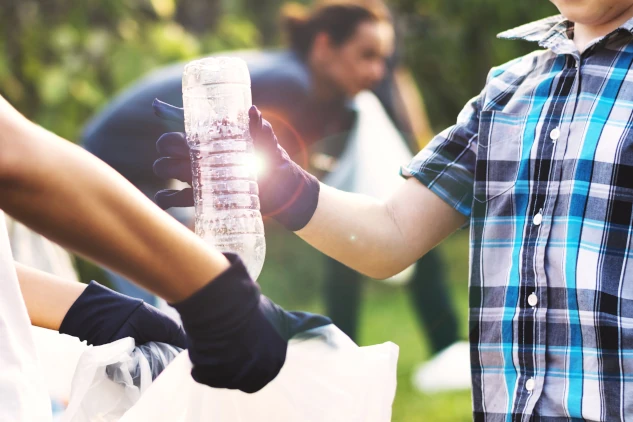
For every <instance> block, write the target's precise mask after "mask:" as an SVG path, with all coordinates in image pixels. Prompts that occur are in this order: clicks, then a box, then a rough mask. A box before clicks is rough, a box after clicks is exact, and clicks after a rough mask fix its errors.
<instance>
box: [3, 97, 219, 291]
mask: <svg viewBox="0 0 633 422" xmlns="http://www.w3.org/2000/svg"><path fill="white" fill-rule="evenodd" d="M0 116H1V117H0V151H1V152H2V153H1V154H0V208H1V209H3V210H4V211H6V212H7V213H9V214H10V215H13V216H14V217H15V218H16V219H18V220H20V221H22V222H23V223H25V224H27V225H29V226H30V227H31V228H33V229H35V230H36V231H38V232H40V233H42V234H44V235H46V236H47V237H49V238H50V239H51V240H54V241H56V242H57V243H59V244H61V245H63V246H65V247H67V248H69V249H72V250H74V251H76V252H78V253H80V254H82V255H84V256H86V257H88V258H91V259H93V260H95V261H97V262H99V263H101V264H103V265H105V266H108V267H109V268H111V269H113V270H115V271H117V272H119V273H121V274H123V275H125V276H127V277H129V278H131V279H132V280H134V281H136V282H138V283H139V284H141V285H142V286H144V287H146V288H147V289H149V290H151V291H153V292H155V293H157V294H159V295H160V296H162V297H164V298H165V299H167V300H168V301H177V300H181V299H184V298H185V297H187V296H189V295H190V294H191V293H193V292H194V291H196V290H197V289H199V288H200V287H202V286H203V285H204V284H206V283H207V282H209V281H210V280H211V279H213V278H215V277H216V276H217V275H218V274H219V273H220V272H221V271H223V270H224V269H225V268H227V267H228V261H226V259H225V258H224V256H222V254H220V253H219V252H217V251H214V250H212V249H211V248H209V247H208V246H207V245H206V244H205V243H204V242H203V241H202V240H200V239H198V238H197V237H196V236H195V235H194V234H193V233H191V232H190V231H189V230H187V229H186V228H185V227H183V226H181V225H180V224H178V223H177V222H176V221H175V220H174V219H172V218H171V217H169V216H168V215H167V214H166V213H164V212H163V211H161V210H160V209H159V208H158V207H156V206H155V205H154V204H153V203H152V202H151V201H150V200H148V199H147V198H146V197H145V196H144V195H143V194H141V193H140V192H139V191H138V190H137V189H135V188H134V187H133V186H132V185H131V184H130V183H128V182H127V181H126V180H125V179H124V178H123V177H122V176H120V175H119V174H118V173H116V172H115V171H114V170H112V169H111V168H110V167H108V166H107V165H106V164H104V163H103V162H101V161H100V160H98V159H97V158H95V157H93V156H92V155H91V154H89V153H87V152H85V151H84V150H82V149H81V148H79V147H77V146H75V145H72V144H71V143H69V142H67V141H65V140H63V139H61V138H59V137H57V136H55V135H54V134H52V133H50V132H48V131H46V130H44V129H42V128H39V127H37V126H36V125H33V124H32V123H31V122H29V121H28V120H26V119H24V118H23V117H22V116H20V115H19V114H18V113H17V112H15V110H13V108H12V107H11V106H10V105H9V104H8V103H6V102H5V101H4V100H3V99H2V98H1V97H0Z"/></svg>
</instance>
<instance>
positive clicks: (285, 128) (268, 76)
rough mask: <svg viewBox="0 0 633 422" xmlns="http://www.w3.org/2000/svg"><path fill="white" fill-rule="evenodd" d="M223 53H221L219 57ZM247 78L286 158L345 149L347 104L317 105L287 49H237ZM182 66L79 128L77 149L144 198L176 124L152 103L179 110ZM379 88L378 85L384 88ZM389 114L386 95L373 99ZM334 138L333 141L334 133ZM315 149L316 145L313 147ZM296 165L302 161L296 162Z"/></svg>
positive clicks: (146, 81) (350, 118) (158, 184)
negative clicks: (160, 148)
mask: <svg viewBox="0 0 633 422" xmlns="http://www.w3.org/2000/svg"><path fill="white" fill-rule="evenodd" d="M225 55H226V54H225ZM229 55H232V56H239V57H241V58H243V59H244V60H245V61H246V63H247V65H248V68H249V71H250V74H251V90H252V95H253V104H255V105H257V106H258V107H259V108H260V109H262V110H263V112H264V117H265V118H266V119H267V120H269V121H270V122H271V123H272V125H273V127H274V128H275V132H276V133H277V135H278V138H279V140H280V143H281V144H282V146H283V147H284V148H285V149H286V150H287V151H288V153H289V154H290V155H291V156H293V157H296V159H297V161H298V162H299V163H300V164H301V165H305V164H307V163H306V160H305V158H303V159H302V158H301V156H303V157H305V156H306V155H305V154H301V152H302V151H304V150H307V149H310V150H313V149H314V148H315V147H316V148H317V149H318V150H320V151H321V152H324V153H327V154H329V155H332V156H337V155H338V154H340V152H342V151H343V149H344V147H345V141H346V136H345V133H346V132H347V131H349V129H350V128H351V127H352V124H353V122H354V115H353V112H351V111H350V110H349V109H348V108H347V107H346V99H345V98H339V99H336V100H333V101H330V102H327V103H325V102H320V101H318V100H317V99H316V96H315V95H314V94H313V87H312V78H311V75H310V71H309V69H308V67H307V65H306V63H305V62H304V61H303V60H302V59H301V57H300V56H299V55H297V54H295V53H294V52H292V51H288V50H280V51H264V52H258V51H242V52H235V53H229ZM183 68H184V63H179V64H175V65H171V66H168V67H165V68H162V69H159V70H157V71H154V72H152V73H150V74H149V75H147V76H146V77H144V78H142V79H141V80H140V81H138V82H136V83H135V84H134V85H132V86H131V87H129V88H128V89H126V90H125V91H124V92H123V93H121V94H120V95H119V96H118V97H116V98H115V99H114V100H113V101H112V102H111V103H110V104H109V105H108V106H106V108H105V109H104V110H102V111H101V112H100V113H99V114H98V115H97V116H96V117H94V118H93V119H92V121H90V122H89V123H88V125H87V126H86V129H85V131H84V133H83V136H82V143H83V145H84V147H85V148H86V149H87V150H88V151H90V152H92V153H93V154H95V155H96V156H97V157H99V158H101V159H102V160H104V161H105V162H106V163H108V164H109V165H110V166H112V167H113V168H114V169H115V170H117V171H118V172H119V173H121V174H123V176H125V177H126V178H127V179H128V180H130V181H131V182H132V183H134V184H135V185H137V186H143V187H144V190H145V192H146V193H147V194H152V193H153V192H151V191H156V190H158V189H161V188H163V187H164V185H165V182H164V181H162V180H159V179H158V178H157V177H155V176H154V174H153V172H152V164H153V163H154V161H155V160H156V159H157V158H158V155H157V152H156V148H155V143H156V140H157V139H158V138H159V137H160V135H162V134H163V133H165V132H170V131H182V130H183V127H182V126H181V125H177V124H174V123H171V122H166V121H163V120H161V119H159V118H158V117H156V116H155V115H154V113H153V111H152V107H151V104H152V101H153V99H154V98H158V99H160V100H162V101H165V102H168V103H170V104H174V105H177V106H179V107H181V106H182V81H181V79H182V70H183ZM383 85H384V84H383ZM380 97H381V101H382V102H383V105H385V107H386V109H387V110H388V112H389V111H391V109H392V107H391V106H390V96H389V95H386V96H385V95H380ZM337 135H340V136H337ZM317 144H318V145H317ZM302 161H303V162H302Z"/></svg>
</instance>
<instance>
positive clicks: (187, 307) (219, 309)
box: [172, 253, 287, 393]
mask: <svg viewBox="0 0 633 422" xmlns="http://www.w3.org/2000/svg"><path fill="white" fill-rule="evenodd" d="M224 255H225V256H226V257H227V259H228V260H229V261H230V262H231V266H230V267H229V268H228V269H227V270H226V271H224V272H223V273H222V274H220V275H219V276H218V277H216V278H215V279H214V280H213V281H212V282H210V283H208V284H207V285H206V286H204V287H203V288H202V289H200V290H199V291H197V292H196V293H194V294H193V295H192V296H190V297H189V298H187V299H185V300H183V301H182V302H179V303H175V304H173V305H172V306H173V307H174V308H176V310H177V311H178V312H179V313H180V316H181V317H182V322H183V326H184V328H185V331H186V332H187V338H188V342H189V357H190V359H191V362H192V363H193V365H194V366H193V369H192V371H191V375H192V376H193V379H194V380H196V381H197V382H199V383H202V384H205V385H208V386H211V387H218V388H230V389H239V390H242V391H244V392H247V393H253V392H256V391H258V390H260V389H262V388H263V387H264V386H266V385H267V384H268V383H269V382H270V381H272V380H273V379H274V378H275V377H276V376H277V374H279V371H281V368H282V367H283V365H284V362H285V359H286V347H287V343H286V341H284V340H283V339H282V338H281V337H280V336H279V334H278V333H277V331H275V329H274V327H273V326H272V325H271V323H270V322H269V321H268V320H267V319H266V317H265V315H264V314H263V313H262V311H261V310H260V308H259V302H260V295H261V293H260V291H259V287H258V286H257V284H256V283H255V282H254V281H253V280H252V279H251V278H250V276H249V275H248V272H247V271H246V267H245V266H244V264H243V263H242V261H241V260H240V258H239V257H238V256H237V255H235V254H229V253H225V254H224Z"/></svg>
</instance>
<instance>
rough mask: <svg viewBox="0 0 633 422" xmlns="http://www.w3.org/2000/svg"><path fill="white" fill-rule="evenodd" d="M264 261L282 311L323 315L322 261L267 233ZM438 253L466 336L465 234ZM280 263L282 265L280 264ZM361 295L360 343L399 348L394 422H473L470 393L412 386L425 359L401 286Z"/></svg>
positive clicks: (268, 288) (377, 286)
mask: <svg viewBox="0 0 633 422" xmlns="http://www.w3.org/2000/svg"><path fill="white" fill-rule="evenodd" d="M266 237H267V239H266V240H267V243H268V250H269V251H268V257H267V262H266V268H265V270H264V273H262V276H261V277H260V283H261V284H262V288H263V290H264V293H266V294H267V295H269V296H270V297H272V298H273V299H274V300H275V301H276V302H278V303H279V304H280V305H282V306H284V307H286V308H287V309H293V308H294V309H298V308H300V309H304V310H311V311H316V312H322V309H323V308H322V305H321V302H320V294H319V293H320V289H321V282H322V271H321V266H320V260H321V259H322V257H321V256H320V255H319V254H318V253H315V252H314V251H312V250H311V248H310V247H309V246H307V245H305V244H304V243H303V242H302V241H301V240H299V239H297V238H296V237H288V236H283V235H279V233H277V232H276V229H275V228H272V230H268V231H267V236H266ZM440 249H441V251H442V256H443V259H444V262H445V264H446V265H447V269H448V282H449V283H450V288H451V292H452V294H453V299H454V303H455V308H456V309H457V310H458V312H459V317H460V322H461V337H462V338H463V339H466V338H467V331H468V327H467V315H468V290H467V276H468V233H467V232H466V231H461V232H459V233H457V234H455V235H454V236H452V237H451V238H450V239H448V240H447V241H446V242H444V243H443V244H442V245H441V246H440ZM282 263H283V264H282ZM367 283H368V285H367V290H366V291H365V295H364V302H363V307H362V310H361V312H362V315H361V326H360V338H359V344H360V345H361V346H363V345H370V344H378V343H383V342H386V341H392V342H394V343H396V344H397V345H398V346H400V357H399V360H398V389H397V393H396V399H395V402H394V406H393V418H392V421H394V422H426V421H428V422H460V421H470V420H472V415H471V398H470V391H462V392H451V393H438V394H432V395H425V394H421V393H419V392H417V391H416V390H414V389H413V387H412V385H411V381H410V379H411V374H412V373H413V372H414V370H415V367H416V366H417V365H418V364H419V363H421V362H422V361H424V360H426V359H428V358H429V351H428V348H427V344H426V338H425V335H424V334H423V333H422V332H421V331H420V329H419V328H418V326H417V324H416V322H415V318H414V316H413V309H412V308H411V306H410V304H409V300H408V297H407V291H406V289H405V288H404V287H394V286H389V285H385V284H382V283H380V282H376V281H371V280H369V281H368V282H367Z"/></svg>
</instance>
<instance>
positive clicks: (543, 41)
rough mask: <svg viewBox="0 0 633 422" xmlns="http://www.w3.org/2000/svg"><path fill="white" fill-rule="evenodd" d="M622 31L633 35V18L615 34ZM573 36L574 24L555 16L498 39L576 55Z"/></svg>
mask: <svg viewBox="0 0 633 422" xmlns="http://www.w3.org/2000/svg"><path fill="white" fill-rule="evenodd" d="M621 31H626V32H629V33H633V18H632V19H629V20H628V21H626V22H625V23H624V24H622V25H621V26H620V27H619V28H617V29H616V30H615V31H613V33H615V32H621ZM573 35H574V23H573V22H571V21H570V20H569V19H567V18H565V17H564V16H563V15H555V16H550V17H548V18H545V19H541V20H538V21H534V22H530V23H528V24H525V25H521V26H518V27H516V28H513V29H509V30H507V31H504V32H501V33H500V34H498V35H497V37H498V38H501V39H506V40H524V41H530V42H536V43H538V45H539V46H541V47H543V48H547V49H549V50H552V51H553V52H554V53H556V54H574V53H577V49H576V47H575V45H574V43H573V41H572V40H573Z"/></svg>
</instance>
